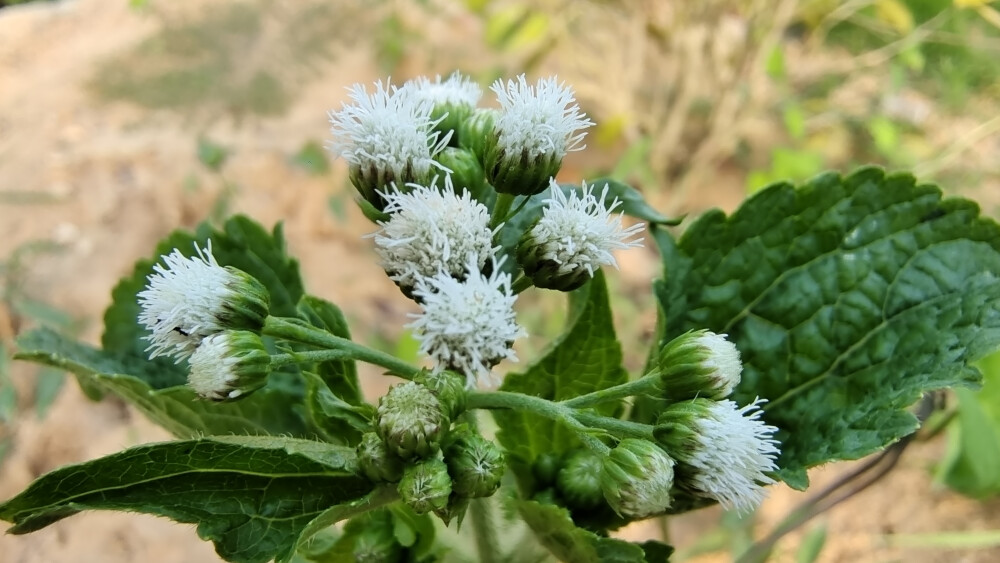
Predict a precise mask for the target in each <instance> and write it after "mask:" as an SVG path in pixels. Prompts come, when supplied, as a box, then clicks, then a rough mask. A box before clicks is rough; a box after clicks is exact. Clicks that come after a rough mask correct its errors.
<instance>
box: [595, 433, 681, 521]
mask: <svg viewBox="0 0 1000 563" xmlns="http://www.w3.org/2000/svg"><path fill="white" fill-rule="evenodd" d="M673 486H674V460H672V459H670V456H668V455H667V454H666V452H664V451H663V450H662V449H661V448H660V447H659V446H657V445H656V444H654V443H652V442H650V441H649V440H639V439H636V438H625V439H624V440H622V441H621V442H619V443H618V445H617V446H615V448H614V449H613V450H611V452H610V453H609V454H608V456H607V457H605V458H604V465H603V466H602V469H601V489H602V490H603V491H604V498H605V500H607V501H608V504H609V505H611V508H613V509H614V510H615V512H617V513H618V514H621V515H623V516H630V517H634V518H644V517H646V516H650V515H653V514H656V513H659V512H663V511H664V510H666V509H667V508H669V507H670V489H671V488H672V487H673Z"/></svg>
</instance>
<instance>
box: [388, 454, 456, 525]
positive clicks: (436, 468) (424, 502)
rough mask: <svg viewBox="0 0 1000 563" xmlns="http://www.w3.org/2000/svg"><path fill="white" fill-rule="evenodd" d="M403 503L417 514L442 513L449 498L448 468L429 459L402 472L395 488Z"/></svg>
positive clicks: (449, 481)
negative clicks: (401, 476)
mask: <svg viewBox="0 0 1000 563" xmlns="http://www.w3.org/2000/svg"><path fill="white" fill-rule="evenodd" d="M396 490H397V491H399V496H400V497H401V498H402V499H403V502H405V503H406V504H407V506H409V507H410V508H412V509H413V511H414V512H416V513H417V514H426V513H428V512H431V511H434V512H440V511H444V510H445V509H447V507H448V497H450V496H451V477H449V476H448V466H447V465H445V463H444V462H443V461H441V460H440V459H429V460H426V461H422V462H420V463H418V464H416V465H411V466H410V467H407V468H406V470H405V471H403V478H402V480H400V481H399V485H398V486H397V488H396Z"/></svg>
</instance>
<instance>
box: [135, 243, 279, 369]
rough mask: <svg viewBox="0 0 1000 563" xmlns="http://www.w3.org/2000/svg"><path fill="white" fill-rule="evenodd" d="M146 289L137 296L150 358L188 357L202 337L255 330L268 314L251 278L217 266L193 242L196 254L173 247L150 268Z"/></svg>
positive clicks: (258, 286) (261, 289) (259, 287)
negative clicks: (189, 255)
mask: <svg viewBox="0 0 1000 563" xmlns="http://www.w3.org/2000/svg"><path fill="white" fill-rule="evenodd" d="M153 271H154V273H153V274H152V275H150V276H149V278H148V283H147V284H146V288H145V289H144V290H142V291H141V292H139V294H138V296H137V297H138V301H139V307H140V308H141V311H140V313H139V323H140V324H142V325H143V326H144V327H145V328H146V329H147V330H149V332H150V334H149V335H148V336H146V337H145V339H146V340H147V341H148V342H149V347H148V348H146V350H147V351H149V357H150V359H152V358H155V357H157V356H173V357H174V358H175V359H176V360H177V361H180V360H184V359H187V358H190V357H191V354H193V353H194V351H195V349H197V348H198V346H199V345H200V344H201V341H202V340H203V339H205V338H206V337H208V336H210V335H212V334H216V333H218V332H222V331H223V330H225V329H245V330H251V331H259V330H260V328H261V326H263V324H264V319H265V318H266V317H267V314H268V304H269V300H270V299H269V297H270V296H269V294H268V292H267V289H266V288H265V287H264V286H263V284H261V283H260V282H259V281H257V280H256V279H255V278H254V277H253V276H251V275H249V274H247V273H246V272H243V271H241V270H238V269H236V268H233V267H232V266H225V267H223V266H220V265H219V263H218V262H217V261H216V260H215V256H213V255H212V241H211V240H210V241H208V244H207V245H206V246H205V248H200V247H199V246H198V245H197V243H196V244H195V256H191V257H187V256H184V255H183V254H181V252H180V250H177V249H174V251H173V252H171V253H170V254H169V255H166V256H163V264H162V265H161V264H155V265H154V266H153Z"/></svg>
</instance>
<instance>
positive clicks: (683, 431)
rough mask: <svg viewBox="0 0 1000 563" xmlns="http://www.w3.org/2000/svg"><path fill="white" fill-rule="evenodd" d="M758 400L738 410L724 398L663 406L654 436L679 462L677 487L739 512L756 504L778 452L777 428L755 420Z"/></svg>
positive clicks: (758, 501) (758, 503)
mask: <svg viewBox="0 0 1000 563" xmlns="http://www.w3.org/2000/svg"><path fill="white" fill-rule="evenodd" d="M763 402H764V401H762V400H761V399H756V400H754V401H753V402H752V403H750V404H749V405H747V406H745V407H742V408H741V407H739V406H738V405H737V404H736V403H735V402H733V401H729V400H726V401H712V400H709V399H693V400H691V401H685V402H683V403H676V404H674V405H671V406H669V407H667V408H666V409H665V410H664V411H663V413H662V414H661V415H660V417H659V419H658V420H657V429H656V432H655V434H656V437H657V439H658V440H659V441H660V443H661V445H663V446H664V447H665V449H666V450H667V451H668V452H670V455H671V456H672V457H673V458H674V459H676V460H677V461H678V462H679V464H678V467H677V476H678V481H679V485H680V486H682V487H683V488H684V489H686V490H688V491H690V492H691V493H693V494H694V495H696V496H701V497H706V498H710V499H713V500H716V501H718V502H719V503H720V504H721V505H722V506H724V507H726V508H731V509H732V508H735V509H737V510H740V511H742V512H749V511H751V510H753V509H755V508H756V507H757V506H758V505H760V503H761V501H762V500H764V486H766V485H770V484H772V483H774V479H772V478H771V477H769V476H768V475H767V473H769V472H773V471H777V469H778V466H777V463H775V461H776V459H777V457H778V455H779V454H780V453H781V452H780V449H779V444H778V442H777V441H776V440H775V439H774V433H775V432H777V431H778V429H777V428H776V427H774V426H771V425H768V424H766V423H765V422H764V421H763V420H761V419H760V415H761V410H760V404H761V403H763Z"/></svg>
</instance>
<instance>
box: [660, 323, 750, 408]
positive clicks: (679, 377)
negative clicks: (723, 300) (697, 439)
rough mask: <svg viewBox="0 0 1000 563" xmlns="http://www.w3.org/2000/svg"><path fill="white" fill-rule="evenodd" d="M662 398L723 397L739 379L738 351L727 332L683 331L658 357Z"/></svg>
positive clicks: (681, 399)
mask: <svg viewBox="0 0 1000 563" xmlns="http://www.w3.org/2000/svg"><path fill="white" fill-rule="evenodd" d="M657 371H658V372H659V374H660V376H659V377H660V380H661V382H662V383H661V387H662V391H663V397H664V398H665V399H668V400H671V401H684V400H687V399H693V398H695V397H700V398H705V399H712V400H716V401H718V400H722V399H725V398H726V397H728V396H729V395H731V394H732V392H733V389H734V388H736V386H737V385H738V384H739V382H740V374H741V373H742V371H743V364H742V363H741V362H740V352H739V350H737V349H736V346H734V345H733V343H732V342H730V341H728V340H726V335H724V334H715V333H714V332H709V331H707V330H698V331H692V332H688V333H686V334H682V335H681V336H678V337H677V338H675V339H673V340H671V341H670V342H668V343H667V344H666V345H665V346H664V347H663V348H662V349H661V350H660V353H659V355H658V357H657Z"/></svg>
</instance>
